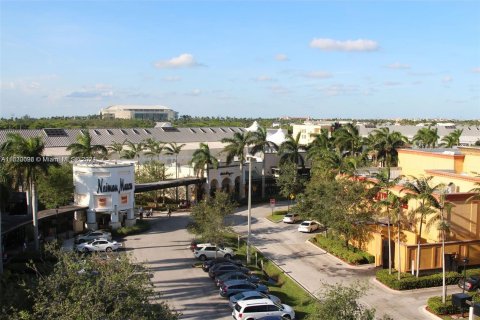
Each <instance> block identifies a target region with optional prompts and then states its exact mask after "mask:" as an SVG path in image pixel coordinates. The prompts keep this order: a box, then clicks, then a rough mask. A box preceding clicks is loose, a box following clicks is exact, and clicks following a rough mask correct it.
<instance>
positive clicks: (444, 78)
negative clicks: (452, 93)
mask: <svg viewBox="0 0 480 320" xmlns="http://www.w3.org/2000/svg"><path fill="white" fill-rule="evenodd" d="M452 81H453V78H452V77H451V76H445V77H443V78H442V82H443V83H449V82H452Z"/></svg>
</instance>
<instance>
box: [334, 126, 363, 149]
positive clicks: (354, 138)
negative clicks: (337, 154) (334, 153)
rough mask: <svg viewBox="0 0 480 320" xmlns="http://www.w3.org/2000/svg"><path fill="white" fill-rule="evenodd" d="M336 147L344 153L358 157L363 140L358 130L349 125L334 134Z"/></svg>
mask: <svg viewBox="0 0 480 320" xmlns="http://www.w3.org/2000/svg"><path fill="white" fill-rule="evenodd" d="M333 138H334V142H335V146H336V147H337V149H338V150H339V151H341V152H342V153H348V154H349V155H352V156H354V155H357V154H358V153H359V152H360V150H361V148H362V143H361V142H362V138H361V137H360V133H359V131H358V128H357V127H356V126H354V125H353V124H351V123H349V124H347V125H346V126H344V127H340V129H338V130H337V131H335V132H334V133H333Z"/></svg>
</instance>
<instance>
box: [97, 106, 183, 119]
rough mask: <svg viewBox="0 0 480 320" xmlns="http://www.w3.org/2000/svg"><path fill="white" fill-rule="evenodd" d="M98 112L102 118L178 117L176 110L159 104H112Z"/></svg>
mask: <svg viewBox="0 0 480 320" xmlns="http://www.w3.org/2000/svg"><path fill="white" fill-rule="evenodd" d="M100 114H101V115H102V117H103V118H104V119H140V120H153V121H172V120H175V119H177V118H178V112H176V111H173V110H172V109H170V108H168V107H165V106H160V105H154V106H146V105H113V106H109V107H106V108H103V109H102V110H100Z"/></svg>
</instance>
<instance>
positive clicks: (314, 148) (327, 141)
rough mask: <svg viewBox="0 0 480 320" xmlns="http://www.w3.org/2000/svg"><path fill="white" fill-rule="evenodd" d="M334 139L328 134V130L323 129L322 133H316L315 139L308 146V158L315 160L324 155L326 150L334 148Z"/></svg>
mask: <svg viewBox="0 0 480 320" xmlns="http://www.w3.org/2000/svg"><path fill="white" fill-rule="evenodd" d="M332 147H333V146H332V139H331V138H330V137H329V136H328V130H327V129H322V130H321V131H320V134H317V135H315V138H314V139H313V141H312V142H311V143H310V144H309V145H308V146H307V159H309V160H312V161H314V160H315V159H319V158H322V157H323V154H324V153H325V151H328V150H331V149H332Z"/></svg>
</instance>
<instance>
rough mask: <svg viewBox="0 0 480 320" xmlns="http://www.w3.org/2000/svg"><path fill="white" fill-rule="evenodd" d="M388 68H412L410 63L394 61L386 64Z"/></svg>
mask: <svg viewBox="0 0 480 320" xmlns="http://www.w3.org/2000/svg"><path fill="white" fill-rule="evenodd" d="M386 67H387V68H389V69H396V70H402V69H410V65H409V64H404V63H400V62H394V63H390V64H388V65H386Z"/></svg>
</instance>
